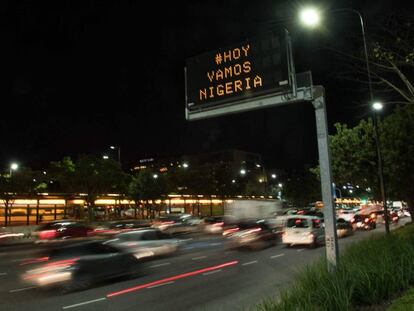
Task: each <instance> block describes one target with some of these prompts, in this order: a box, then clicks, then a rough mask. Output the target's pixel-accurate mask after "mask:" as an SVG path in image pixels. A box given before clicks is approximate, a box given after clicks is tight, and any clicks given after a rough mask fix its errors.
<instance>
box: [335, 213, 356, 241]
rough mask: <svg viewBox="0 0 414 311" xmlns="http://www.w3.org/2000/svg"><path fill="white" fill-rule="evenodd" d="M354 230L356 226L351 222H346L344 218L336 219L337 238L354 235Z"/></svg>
mask: <svg viewBox="0 0 414 311" xmlns="http://www.w3.org/2000/svg"><path fill="white" fill-rule="evenodd" d="M355 230H356V225H354V224H353V223H352V222H351V221H348V220H346V219H344V218H338V219H337V220H336V234H337V236H338V238H343V237H346V236H349V235H352V234H354V232H355Z"/></svg>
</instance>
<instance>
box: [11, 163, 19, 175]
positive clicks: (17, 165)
mask: <svg viewBox="0 0 414 311" xmlns="http://www.w3.org/2000/svg"><path fill="white" fill-rule="evenodd" d="M18 168H19V164H17V163H12V164H10V177H12V173H13V171H17V169H18Z"/></svg>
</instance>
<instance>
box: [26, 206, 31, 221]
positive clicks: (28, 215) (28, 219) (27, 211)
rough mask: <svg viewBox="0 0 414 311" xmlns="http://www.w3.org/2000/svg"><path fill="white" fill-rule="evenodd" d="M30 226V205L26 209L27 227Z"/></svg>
mask: <svg viewBox="0 0 414 311" xmlns="http://www.w3.org/2000/svg"><path fill="white" fill-rule="evenodd" d="M29 224H30V204H27V207H26V226H28V225H29Z"/></svg>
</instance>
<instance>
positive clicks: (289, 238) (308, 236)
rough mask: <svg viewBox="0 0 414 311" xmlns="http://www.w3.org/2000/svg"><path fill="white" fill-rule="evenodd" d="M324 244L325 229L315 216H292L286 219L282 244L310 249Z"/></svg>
mask: <svg viewBox="0 0 414 311" xmlns="http://www.w3.org/2000/svg"><path fill="white" fill-rule="evenodd" d="M324 242H325V229H324V226H323V223H322V221H321V219H320V218H319V217H317V216H306V215H292V216H289V217H287V219H286V224H285V227H284V232H283V234H282V243H283V244H285V245H287V246H291V245H296V244H305V245H309V246H310V247H315V246H317V245H320V244H323V243H324Z"/></svg>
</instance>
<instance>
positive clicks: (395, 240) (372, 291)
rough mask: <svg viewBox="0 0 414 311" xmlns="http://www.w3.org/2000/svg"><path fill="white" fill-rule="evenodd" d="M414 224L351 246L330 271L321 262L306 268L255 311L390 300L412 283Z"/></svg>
mask: <svg viewBox="0 0 414 311" xmlns="http://www.w3.org/2000/svg"><path fill="white" fill-rule="evenodd" d="M413 258H414V225H409V226H405V227H403V228H400V229H398V230H396V231H395V232H393V233H392V234H390V236H386V237H384V236H381V237H373V238H370V239H367V240H363V241H360V242H358V243H355V244H354V245H351V246H350V247H348V248H347V249H346V251H345V252H344V254H343V255H342V256H341V257H340V263H339V265H338V267H337V268H336V270H335V272H333V273H329V272H328V269H327V264H326V261H325V260H324V259H323V260H321V261H320V262H318V263H316V264H314V265H312V266H310V267H306V268H305V269H304V270H303V271H302V272H301V273H300V274H299V276H298V278H297V280H296V282H295V283H294V285H293V286H292V287H291V288H289V289H288V291H284V292H283V293H282V294H281V296H280V299H279V301H278V302H277V303H276V302H269V301H267V302H266V303H263V304H262V305H260V306H259V307H258V309H259V310H266V311H267V310H275V311H278V310H283V311H288V310H292V311H302V310H306V311H308V310H309V311H311V310H318V311H319V310H326V311H328V310H329V311H331V310H332V311H341V310H344V311H345V310H352V309H353V308H355V307H356V306H364V305H372V304H377V303H380V302H381V301H383V300H384V299H387V300H388V299H390V298H391V297H392V296H394V295H395V294H396V293H398V292H400V291H402V290H404V289H407V288H408V287H409V286H410V285H413V284H414V260H413Z"/></svg>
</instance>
